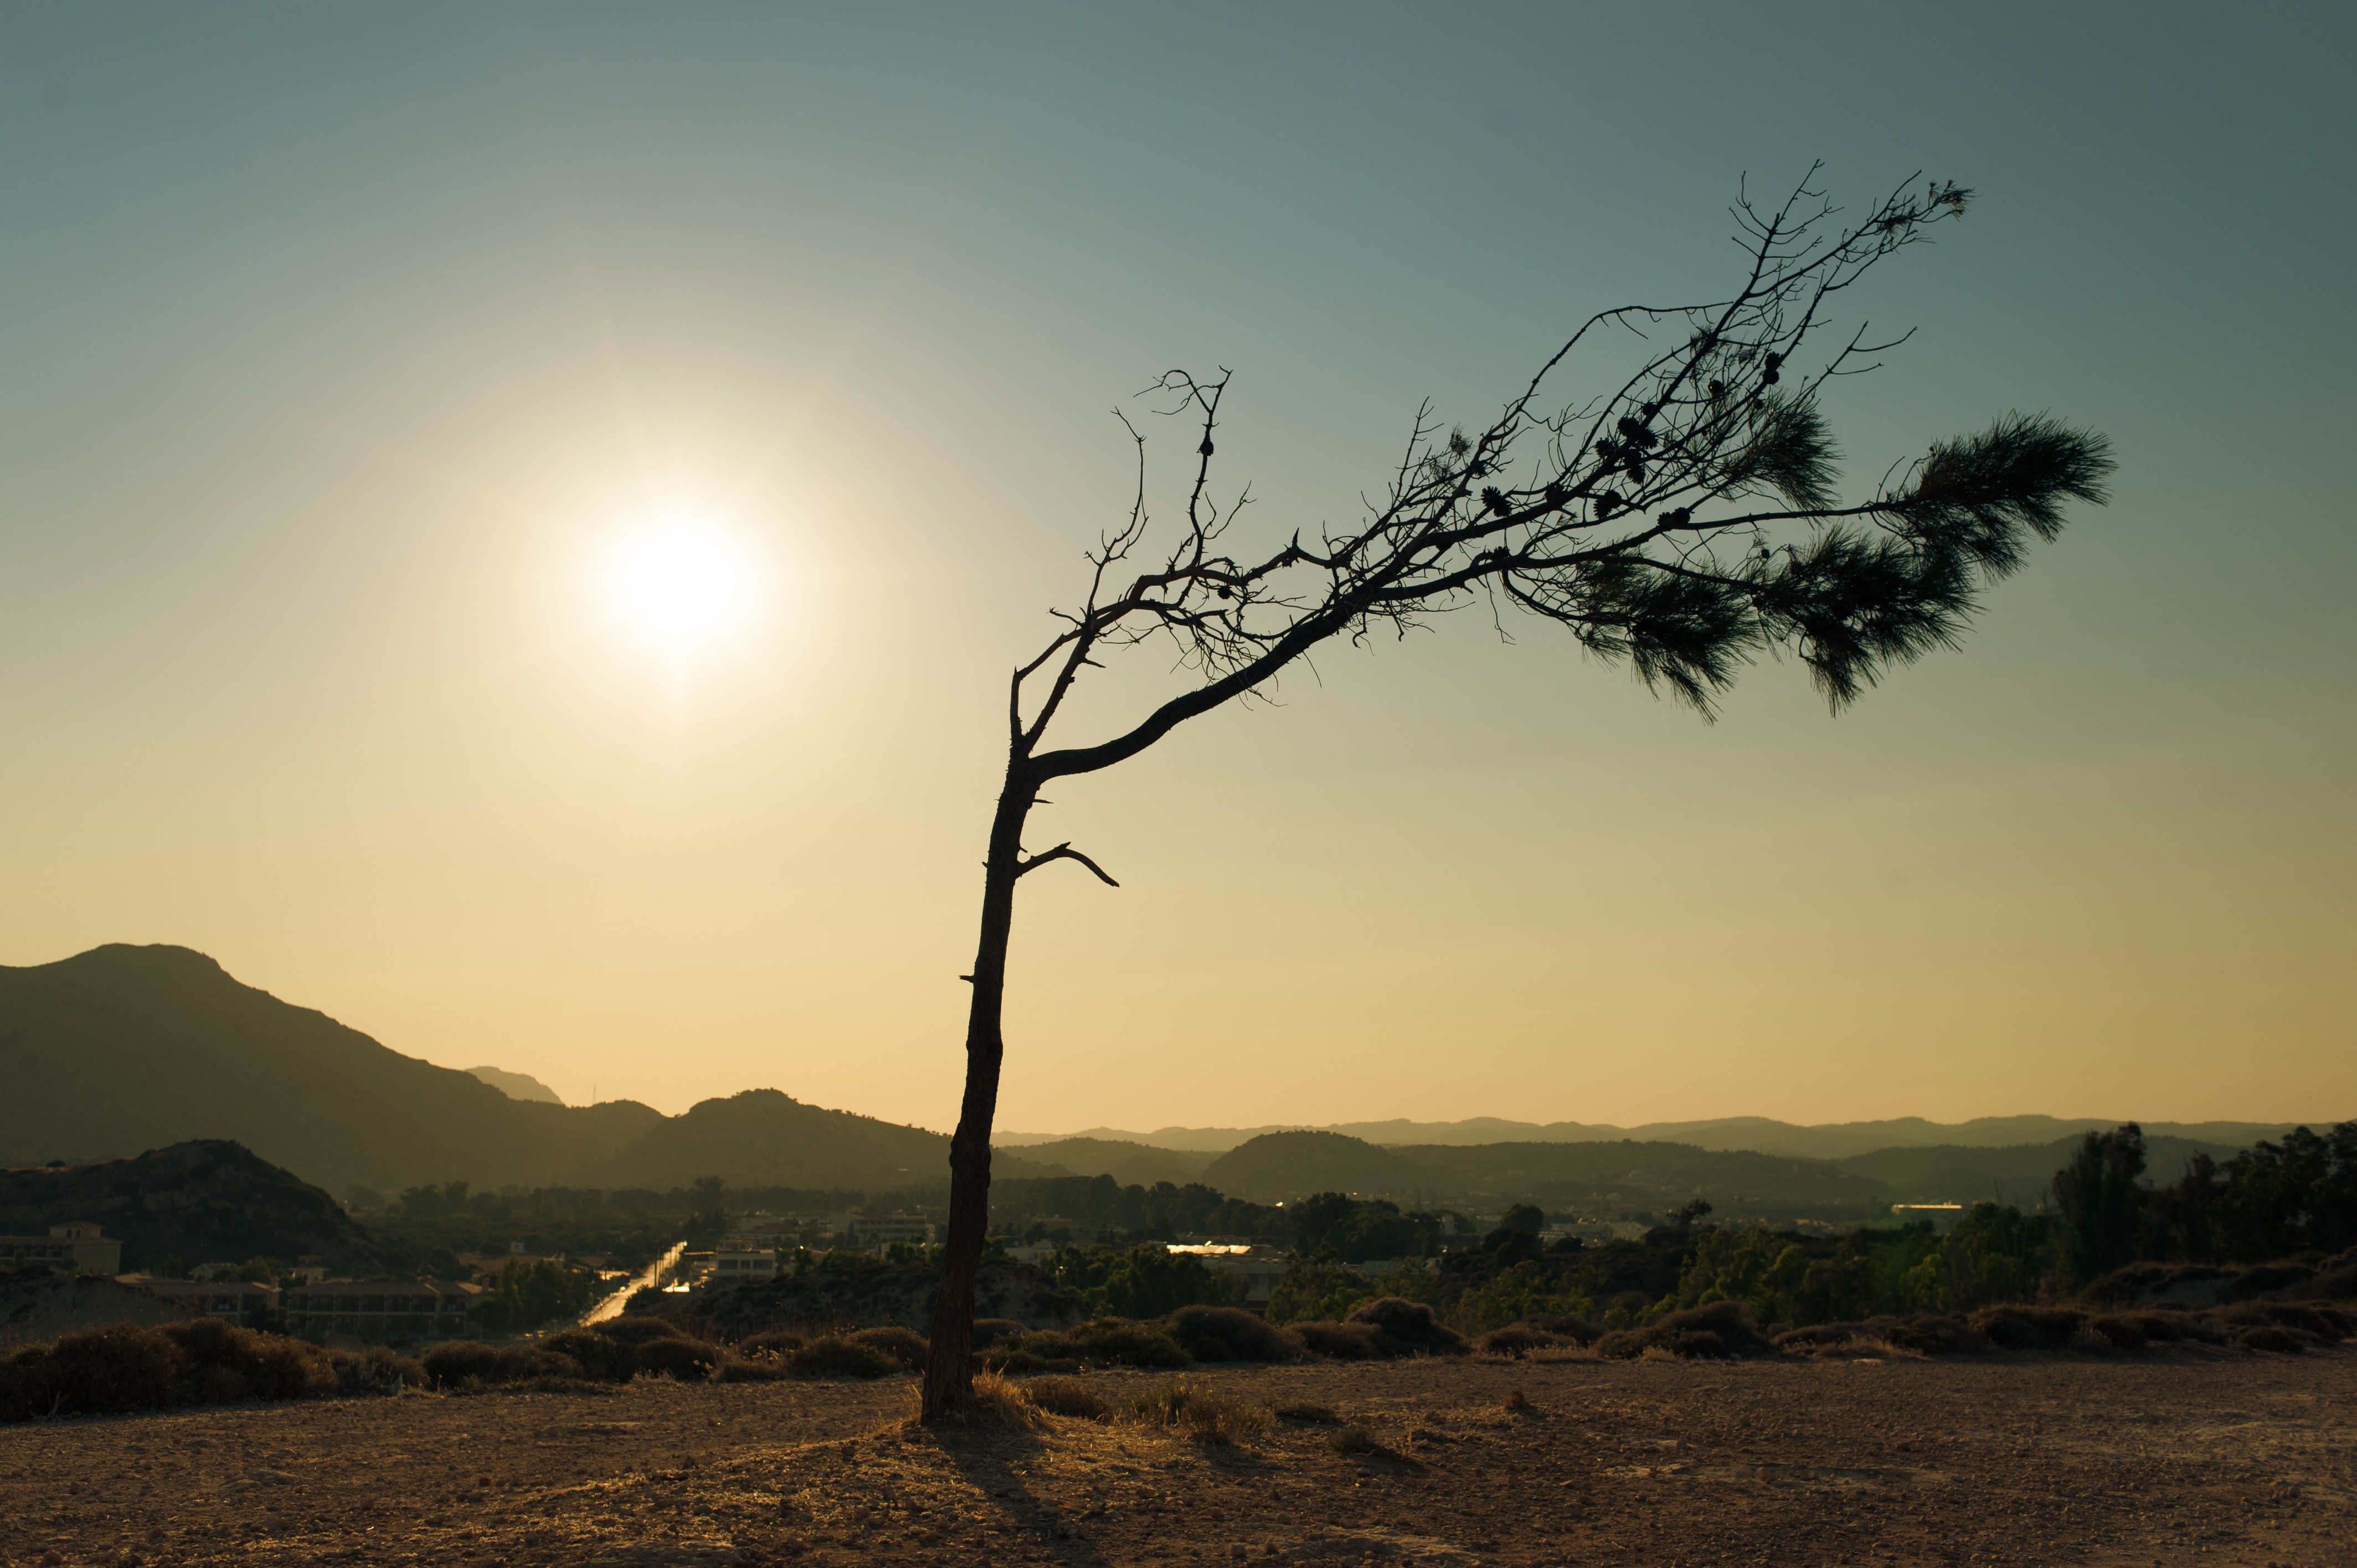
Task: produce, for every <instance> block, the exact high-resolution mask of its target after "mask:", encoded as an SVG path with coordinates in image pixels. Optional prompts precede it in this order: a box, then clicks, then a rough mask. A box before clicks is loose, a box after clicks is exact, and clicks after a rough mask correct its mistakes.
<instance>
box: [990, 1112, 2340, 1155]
mask: <svg viewBox="0 0 2357 1568" xmlns="http://www.w3.org/2000/svg"><path fill="white" fill-rule="evenodd" d="M2134 1120H2135V1118H2133V1117H2127V1116H2120V1117H2108V1116H2086V1117H2078V1118H2071V1117H2061V1116H1980V1117H1975V1118H1974V1119H1973V1120H1972V1121H1969V1122H1931V1121H1926V1120H1925V1119H1924V1118H1922V1117H1921V1116H1901V1117H1897V1118H1893V1119H1891V1120H1889V1121H1884V1122H1825V1123H1823V1124H1820V1125H1816V1126H1803V1125H1801V1124H1799V1123H1796V1122H1778V1121H1774V1120H1771V1119H1770V1118H1768V1117H1764V1116H1722V1117H1717V1118H1714V1119H1712V1120H1708V1121H1702V1122H1645V1123H1643V1124H1642V1125H1640V1126H1635V1127H1615V1126H1610V1125H1608V1124H1606V1123H1603V1122H1509V1121H1504V1120H1501V1119H1500V1118H1498V1117H1495V1116H1476V1117H1473V1118H1471V1119H1469V1120H1467V1121H1463V1122H1410V1121H1406V1120H1404V1119H1403V1120H1397V1121H1391V1122H1331V1123H1328V1124H1325V1125H1321V1126H1316V1127H1312V1126H1309V1125H1308V1124H1306V1123H1303V1122H1280V1123H1277V1124H1275V1125H1271V1126H1265V1127H1163V1128H1159V1129H1157V1130H1156V1131H1154V1132H1151V1133H1131V1132H1125V1131H1123V1130H1121V1129H1120V1128H1116V1127H1091V1128H1088V1129H1086V1130H1085V1131H1082V1132H1079V1133H998V1134H996V1135H995V1136H994V1137H993V1139H992V1142H993V1143H994V1144H996V1146H998V1147H1000V1148H1006V1149H1017V1150H1025V1151H1028V1150H1030V1149H1031V1148H1033V1147H1034V1146H1036V1145H1039V1144H1080V1143H1098V1144H1115V1143H1118V1144H1132V1145H1138V1146H1142V1147H1146V1148H1149V1149H1159V1150H1170V1151H1179V1152H1189V1153H1202V1154H1211V1155H1222V1154H1225V1153H1227V1152H1228V1151H1229V1150H1231V1149H1233V1148H1236V1147H1238V1146H1240V1145H1241V1144H1245V1143H1248V1142H1250V1141H1251V1140H1252V1139H1254V1138H1258V1137H1265V1136H1266V1135H1267V1134H1269V1133H1301V1132H1316V1133H1340V1134H1341V1135H1342V1136H1344V1137H1348V1138H1357V1139H1360V1140H1361V1141H1362V1142H1365V1143H1369V1144H1377V1145H1379V1146H1383V1147H1400V1146H1405V1145H1408V1144H1603V1143H1616V1144H1617V1143H1623V1142H1627V1143H1639V1144H1692V1145H1693V1146H1694V1147H1695V1148H1698V1149H1714V1150H1721V1151H1726V1152H1730V1153H1738V1152H1749V1153H1754V1154H1762V1155H1782V1156H1784V1157H1787V1158H1792V1159H1808V1160H1843V1159H1847V1158H1849V1157H1851V1156H1852V1155H1865V1154H1872V1153H1874V1152H1875V1151H1877V1150H1881V1149H1899V1148H1934V1147H1940V1146H1949V1147H1956V1148H1975V1149H1999V1148H2021V1147H2024V1146H2028V1145H2041V1146H2042V1145H2044V1144H2051V1143H2054V1142H2055V1141H2057V1140H2058V1139H2061V1138H2075V1137H2077V1136H2079V1135H2080V1134H2081V1133H2102V1132H2108V1131H2110V1130H2111V1129H2112V1128H2114V1127H2117V1126H2119V1125H2120V1124H2121V1123H2122V1122H2129V1121H2134ZM2333 1120H2335V1119H2334V1118H2323V1119H2319V1120H2316V1121H2310V1122H2144V1123H2143V1124H2142V1125H2143V1127H2144V1130H2145V1133H2146V1134H2147V1136H2148V1137H2154V1138H2164V1137H2165V1138H2180V1139H2185V1140H2187V1141H2190V1142H2192V1143H2197V1144H2204V1145H2209V1146H2212V1147H2227V1148H2244V1147H2247V1146H2248V1145H2250V1144H2254V1143H2255V1142H2257V1141H2258V1140H2259V1139H2262V1138H2271V1139H2272V1138H2280V1137H2282V1136H2283V1135H2284V1134H2285V1133H2288V1132H2290V1131H2291V1130H2292V1129H2293V1128H2294V1127H2298V1126H2308V1127H2320V1126H2326V1125H2330V1122H2332V1121H2333Z"/></svg>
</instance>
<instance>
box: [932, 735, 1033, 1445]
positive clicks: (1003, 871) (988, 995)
mask: <svg viewBox="0 0 2357 1568" xmlns="http://www.w3.org/2000/svg"><path fill="white" fill-rule="evenodd" d="M1033 787H1034V786H1033V785H1032V783H1031V781H1030V780H1029V779H1028V778H1026V777H1025V776H1024V772H1023V768H1022V758H1021V757H1019V756H1018V757H1010V758H1009V759H1008V761H1007V768H1006V789H1004V790H1002V791H1001V792H1000V794H999V797H998V811H997V814H996V816H995V817H993V818H992V819H991V824H990V854H989V858H988V859H986V860H985V862H984V863H983V865H984V870H983V880H982V940H981V944H980V946H979V947H978V948H977V950H975V952H974V976H973V982H974V999H973V1004H972V1006H971V1007H970V1008H969V1009H968V1011H967V1014H966V1026H965V1102H964V1104H963V1107H961V1109H960V1110H959V1112H958V1125H957V1133H956V1135H955V1136H953V1137H952V1139H951V1140H950V1222H949V1229H948V1230H947V1232H946V1233H945V1234H944V1235H943V1236H942V1294H941V1299H940V1300H939V1301H938V1302H936V1303H935V1304H934V1306H933V1327H932V1335H931V1344H930V1348H929V1349H928V1351H927V1353H926V1357H925V1395H924V1406H923V1414H922V1417H921V1419H923V1420H925V1421H928V1422H932V1421H938V1420H940V1419H941V1418H942V1416H944V1415H946V1414H948V1413H949V1412H951V1411H952V1409H953V1408H954V1407H955V1406H956V1405H958V1404H959V1403H960V1402H963V1400H965V1399H966V1398H967V1397H968V1396H969V1395H970V1394H972V1393H973V1391H974V1276H975V1274H976V1273H979V1272H980V1270H981V1267H982V1244H983V1239H984V1237H985V1234H986V1233H987V1232H988V1231H989V1229H990V1132H991V1123H992V1122H993V1121H994V1119H995V1118H996V1115H997V1113H998V1064H999V1060H1000V1058H1002V1057H1003V1056H1004V1055H1005V1054H1006V1041H1005V1040H1004V1038H1003V1037H1002V1036H1000V1034H999V1014H1000V1010H1001V1005H1002V1004H1003V1003H1004V1002H1005V1000H1006V941H1007V936H1008V933H1009V932H1010V931H1011V930H1012V929H1013V928H1014V924H1015V878H1016V876H1017V874H1018V871H1019V865H1020V861H1021V858H1022V854H1023V822H1024V819H1025V818H1026V817H1027V816H1028V815H1029V814H1030V811H1031V792H1032V789H1033Z"/></svg>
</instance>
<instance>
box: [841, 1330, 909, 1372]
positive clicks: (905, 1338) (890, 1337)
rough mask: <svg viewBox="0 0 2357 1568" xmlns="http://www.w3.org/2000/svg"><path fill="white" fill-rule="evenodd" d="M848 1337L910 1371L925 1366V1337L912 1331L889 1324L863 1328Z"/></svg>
mask: <svg viewBox="0 0 2357 1568" xmlns="http://www.w3.org/2000/svg"><path fill="white" fill-rule="evenodd" d="M848 1337H849V1338H850V1339H851V1341H852V1342H853V1343H854V1344H856V1345H865V1346H866V1347H867V1348H869V1349H871V1350H881V1351H883V1352H884V1354H886V1355H887V1356H889V1357H891V1358H892V1359H894V1360H895V1361H898V1362H899V1364H900V1365H901V1366H902V1367H904V1368H906V1369H909V1370H910V1371H915V1370H917V1369H920V1368H921V1367H922V1366H923V1365H924V1364H925V1337H924V1336H923V1335H921V1334H919V1333H917V1332H916V1331H915V1330H914V1329H909V1328H903V1327H901V1326H899V1325H898V1324H889V1325H887V1326H884V1327H881V1328H863V1329H861V1330H860V1331H859V1332H858V1333H856V1334H853V1335H850V1336H848Z"/></svg>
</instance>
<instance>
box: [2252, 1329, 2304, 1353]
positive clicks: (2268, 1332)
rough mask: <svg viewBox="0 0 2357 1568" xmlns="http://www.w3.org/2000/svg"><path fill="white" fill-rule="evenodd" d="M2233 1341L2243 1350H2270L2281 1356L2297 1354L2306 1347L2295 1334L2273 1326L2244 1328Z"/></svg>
mask: <svg viewBox="0 0 2357 1568" xmlns="http://www.w3.org/2000/svg"><path fill="white" fill-rule="evenodd" d="M2235 1343H2237V1344H2239V1345H2240V1346H2242V1348H2244V1349H2245V1350H2272V1351H2274V1352H2276V1354H2277V1355H2282V1356H2297V1355H2299V1354H2300V1353H2301V1352H2303V1351H2305V1350H2306V1349H2307V1348H2308V1347H2307V1346H2305V1345H2303V1344H2301V1343H2300V1342H2299V1340H2298V1337H2295V1336H2293V1335H2290V1334H2287V1333H2285V1332H2284V1331H2283V1330H2282V1329H2280V1328H2275V1327H2266V1328H2245V1329H2244V1330H2243V1332H2242V1335H2241V1337H2239V1338H2237V1339H2236V1341H2235Z"/></svg>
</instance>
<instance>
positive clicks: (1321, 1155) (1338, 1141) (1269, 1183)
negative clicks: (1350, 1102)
mask: <svg viewBox="0 0 2357 1568" xmlns="http://www.w3.org/2000/svg"><path fill="white" fill-rule="evenodd" d="M1415 1174H1416V1173H1415V1167H1414V1166H1413V1165H1409V1164H1408V1163H1407V1162H1406V1161H1405V1160H1403V1159H1401V1158H1400V1157H1399V1156H1398V1155H1394V1154H1393V1153H1392V1152H1391V1151H1389V1150H1387V1149H1379V1148H1377V1147H1375V1146H1374V1145H1373V1144H1370V1143H1368V1142H1367V1141H1366V1140H1365V1139H1363V1138H1351V1137H1345V1136H1344V1135H1343V1134H1341V1133H1262V1134H1261V1135H1260V1136H1259V1137H1257V1138H1254V1139H1253V1140H1251V1141H1250V1142H1249V1143H1245V1144H1239V1145H1237V1146H1236V1147H1235V1148H1232V1149H1230V1150H1229V1151H1228V1152H1227V1153H1226V1154H1224V1155H1221V1156H1220V1157H1219V1158H1218V1159H1216V1160H1213V1161H1212V1162H1211V1165H1208V1166H1207V1167H1205V1169H1204V1171H1203V1176H1202V1181H1203V1184H1204V1185H1205V1186H1207V1187H1216V1188H1218V1189H1219V1190H1220V1191H1222V1192H1224V1193H1226V1194H1228V1195H1229V1196H1231V1197H1242V1198H1246V1199H1249V1200H1250V1201H1252V1202H1254V1203H1278V1202H1283V1201H1284V1200H1286V1199H1288V1198H1296V1197H1308V1196H1309V1195H1310V1194H1311V1193H1313V1192H1353V1193H1359V1194H1361V1195H1363V1196H1366V1197H1391V1196H1393V1195H1394V1194H1398V1195H1402V1196H1405V1194H1406V1193H1407V1192H1408V1191H1409V1190H1411V1189H1412V1188H1413V1187H1415V1185H1416V1182H1415Z"/></svg>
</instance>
